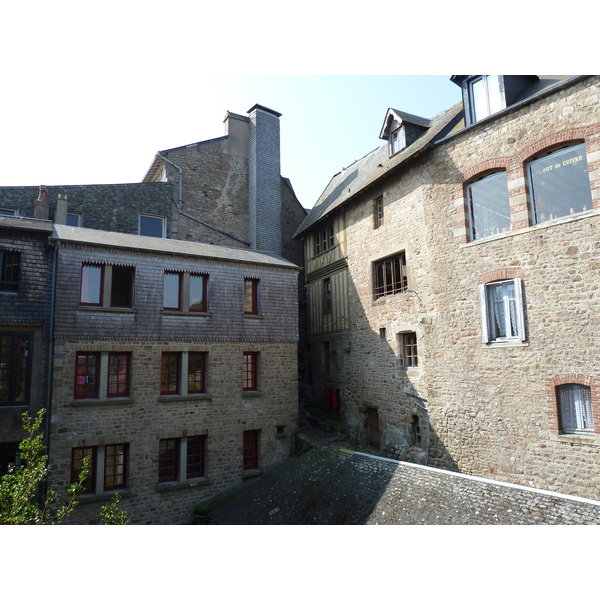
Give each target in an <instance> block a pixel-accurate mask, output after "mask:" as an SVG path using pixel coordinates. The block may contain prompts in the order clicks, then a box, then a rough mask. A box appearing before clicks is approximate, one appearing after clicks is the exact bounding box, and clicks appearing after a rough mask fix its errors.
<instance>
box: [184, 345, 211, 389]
mask: <svg viewBox="0 0 600 600" xmlns="http://www.w3.org/2000/svg"><path fill="white" fill-rule="evenodd" d="M196 358H198V359H200V361H201V368H200V385H199V387H195V386H197V385H198V377H197V376H196V377H194V378H193V379H190V375H191V369H190V366H191V364H192V362H193V359H196ZM187 359H188V377H187V393H188V394H205V393H206V363H207V360H208V352H196V351H193V352H188V355H187ZM191 359H192V360H191ZM190 381H192V382H193V385H190Z"/></svg>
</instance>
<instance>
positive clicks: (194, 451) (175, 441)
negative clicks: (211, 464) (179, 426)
mask: <svg viewBox="0 0 600 600" xmlns="http://www.w3.org/2000/svg"><path fill="white" fill-rule="evenodd" d="M205 447H206V436H205V435H196V436H190V437H181V438H170V439H165V440H160V442H159V450H158V481H159V483H184V482H185V481H186V480H188V479H198V478H200V477H204V476H205V472H204V461H205Z"/></svg>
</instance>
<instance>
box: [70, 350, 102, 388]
mask: <svg viewBox="0 0 600 600" xmlns="http://www.w3.org/2000/svg"><path fill="white" fill-rule="evenodd" d="M101 356H102V353H101V352H77V353H76V354H75V382H74V393H73V397H74V398H77V399H86V398H98V394H99V393H100V361H101ZM83 357H88V359H89V358H90V357H93V358H94V359H95V366H94V370H93V373H92V372H88V368H89V363H88V362H87V360H88V359H86V363H85V365H81V367H84V368H85V371H84V372H82V371H80V365H79V359H80V358H83ZM92 375H93V377H94V383H93V385H94V388H93V391H92V392H85V391H81V390H82V388H83V389H84V390H85V387H86V386H87V385H88V383H87V381H85V382H81V381H79V378H80V377H85V378H86V379H87V378H88V377H90V376H92ZM78 390H79V391H78Z"/></svg>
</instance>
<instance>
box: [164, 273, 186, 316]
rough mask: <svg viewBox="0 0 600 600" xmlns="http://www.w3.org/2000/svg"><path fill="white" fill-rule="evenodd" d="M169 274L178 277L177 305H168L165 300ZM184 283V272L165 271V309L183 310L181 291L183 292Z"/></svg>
mask: <svg viewBox="0 0 600 600" xmlns="http://www.w3.org/2000/svg"><path fill="white" fill-rule="evenodd" d="M167 276H171V277H177V305H176V306H168V305H167V303H166V300H165V288H166V285H167ZM182 283H183V273H181V272H179V271H165V272H164V273H163V310H175V311H180V310H181V295H182V294H181V292H182Z"/></svg>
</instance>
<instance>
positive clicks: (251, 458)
mask: <svg viewBox="0 0 600 600" xmlns="http://www.w3.org/2000/svg"><path fill="white" fill-rule="evenodd" d="M258 440H259V430H258V429H253V430H250V431H244V449H243V459H244V471H249V470H250V469H258Z"/></svg>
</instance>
